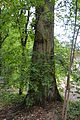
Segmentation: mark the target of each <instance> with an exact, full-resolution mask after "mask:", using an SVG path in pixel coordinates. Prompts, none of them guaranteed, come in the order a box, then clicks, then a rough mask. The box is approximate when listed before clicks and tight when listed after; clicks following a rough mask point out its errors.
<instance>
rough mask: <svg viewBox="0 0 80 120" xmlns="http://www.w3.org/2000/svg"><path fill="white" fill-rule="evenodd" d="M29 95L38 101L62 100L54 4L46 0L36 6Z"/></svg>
mask: <svg viewBox="0 0 80 120" xmlns="http://www.w3.org/2000/svg"><path fill="white" fill-rule="evenodd" d="M28 94H29V96H30V97H32V98H34V101H36V103H37V102H38V103H43V102H44V101H47V100H48V101H52V100H57V99H58V100H61V97H60V95H59V92H58V89H57V85H56V79H55V62H54V5H52V4H51V3H50V2H49V0H45V4H44V6H43V5H42V6H39V7H37V8H36V27H35V41H34V47H33V56H32V69H31V83H30V90H29V92H28Z"/></svg>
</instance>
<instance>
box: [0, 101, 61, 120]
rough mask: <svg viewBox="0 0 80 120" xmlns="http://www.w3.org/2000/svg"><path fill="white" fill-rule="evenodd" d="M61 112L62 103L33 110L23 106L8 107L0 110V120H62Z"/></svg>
mask: <svg viewBox="0 0 80 120" xmlns="http://www.w3.org/2000/svg"><path fill="white" fill-rule="evenodd" d="M61 112H62V103H61V102H56V103H55V102H52V103H50V104H47V106H46V107H44V108H42V107H38V106H34V107H33V108H32V109H31V110H28V109H27V108H26V107H25V106H23V105H18V106H8V107H6V108H3V109H1V110H0V120H61Z"/></svg>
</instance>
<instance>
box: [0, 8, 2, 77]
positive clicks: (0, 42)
mask: <svg viewBox="0 0 80 120" xmlns="http://www.w3.org/2000/svg"><path fill="white" fill-rule="evenodd" d="M0 14H1V8H0ZM1 48H2V38H1V33H0V77H1V67H2V60H1Z"/></svg>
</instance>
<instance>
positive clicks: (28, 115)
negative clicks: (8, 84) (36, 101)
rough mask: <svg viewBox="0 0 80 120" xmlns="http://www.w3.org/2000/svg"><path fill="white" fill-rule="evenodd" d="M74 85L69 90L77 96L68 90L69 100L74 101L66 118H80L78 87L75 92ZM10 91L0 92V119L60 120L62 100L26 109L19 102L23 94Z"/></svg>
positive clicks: (73, 119)
mask: <svg viewBox="0 0 80 120" xmlns="http://www.w3.org/2000/svg"><path fill="white" fill-rule="evenodd" d="M75 87H76V86H75V84H74V85H73V87H72V89H71V91H72V92H73V93H74V94H75V93H76V94H77V96H78V97H77V96H76V94H75V95H74V94H73V93H72V92H70V100H73V101H74V103H70V105H69V106H70V107H69V109H68V118H67V120H80V94H79V92H80V88H79V87H78V86H77V88H79V90H78V93H77V92H75V91H76V89H75ZM12 91H13V90H12ZM12 91H11V92H10V91H3V92H2V94H0V120H62V117H61V114H62V108H63V102H59V101H55V102H52V103H48V104H47V105H46V106H45V107H40V106H34V107H33V108H31V109H28V108H27V107H26V106H25V105H22V104H21V103H22V102H21V101H22V100H23V99H24V95H23V96H19V95H18V93H17V92H18V91H14V93H12Z"/></svg>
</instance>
